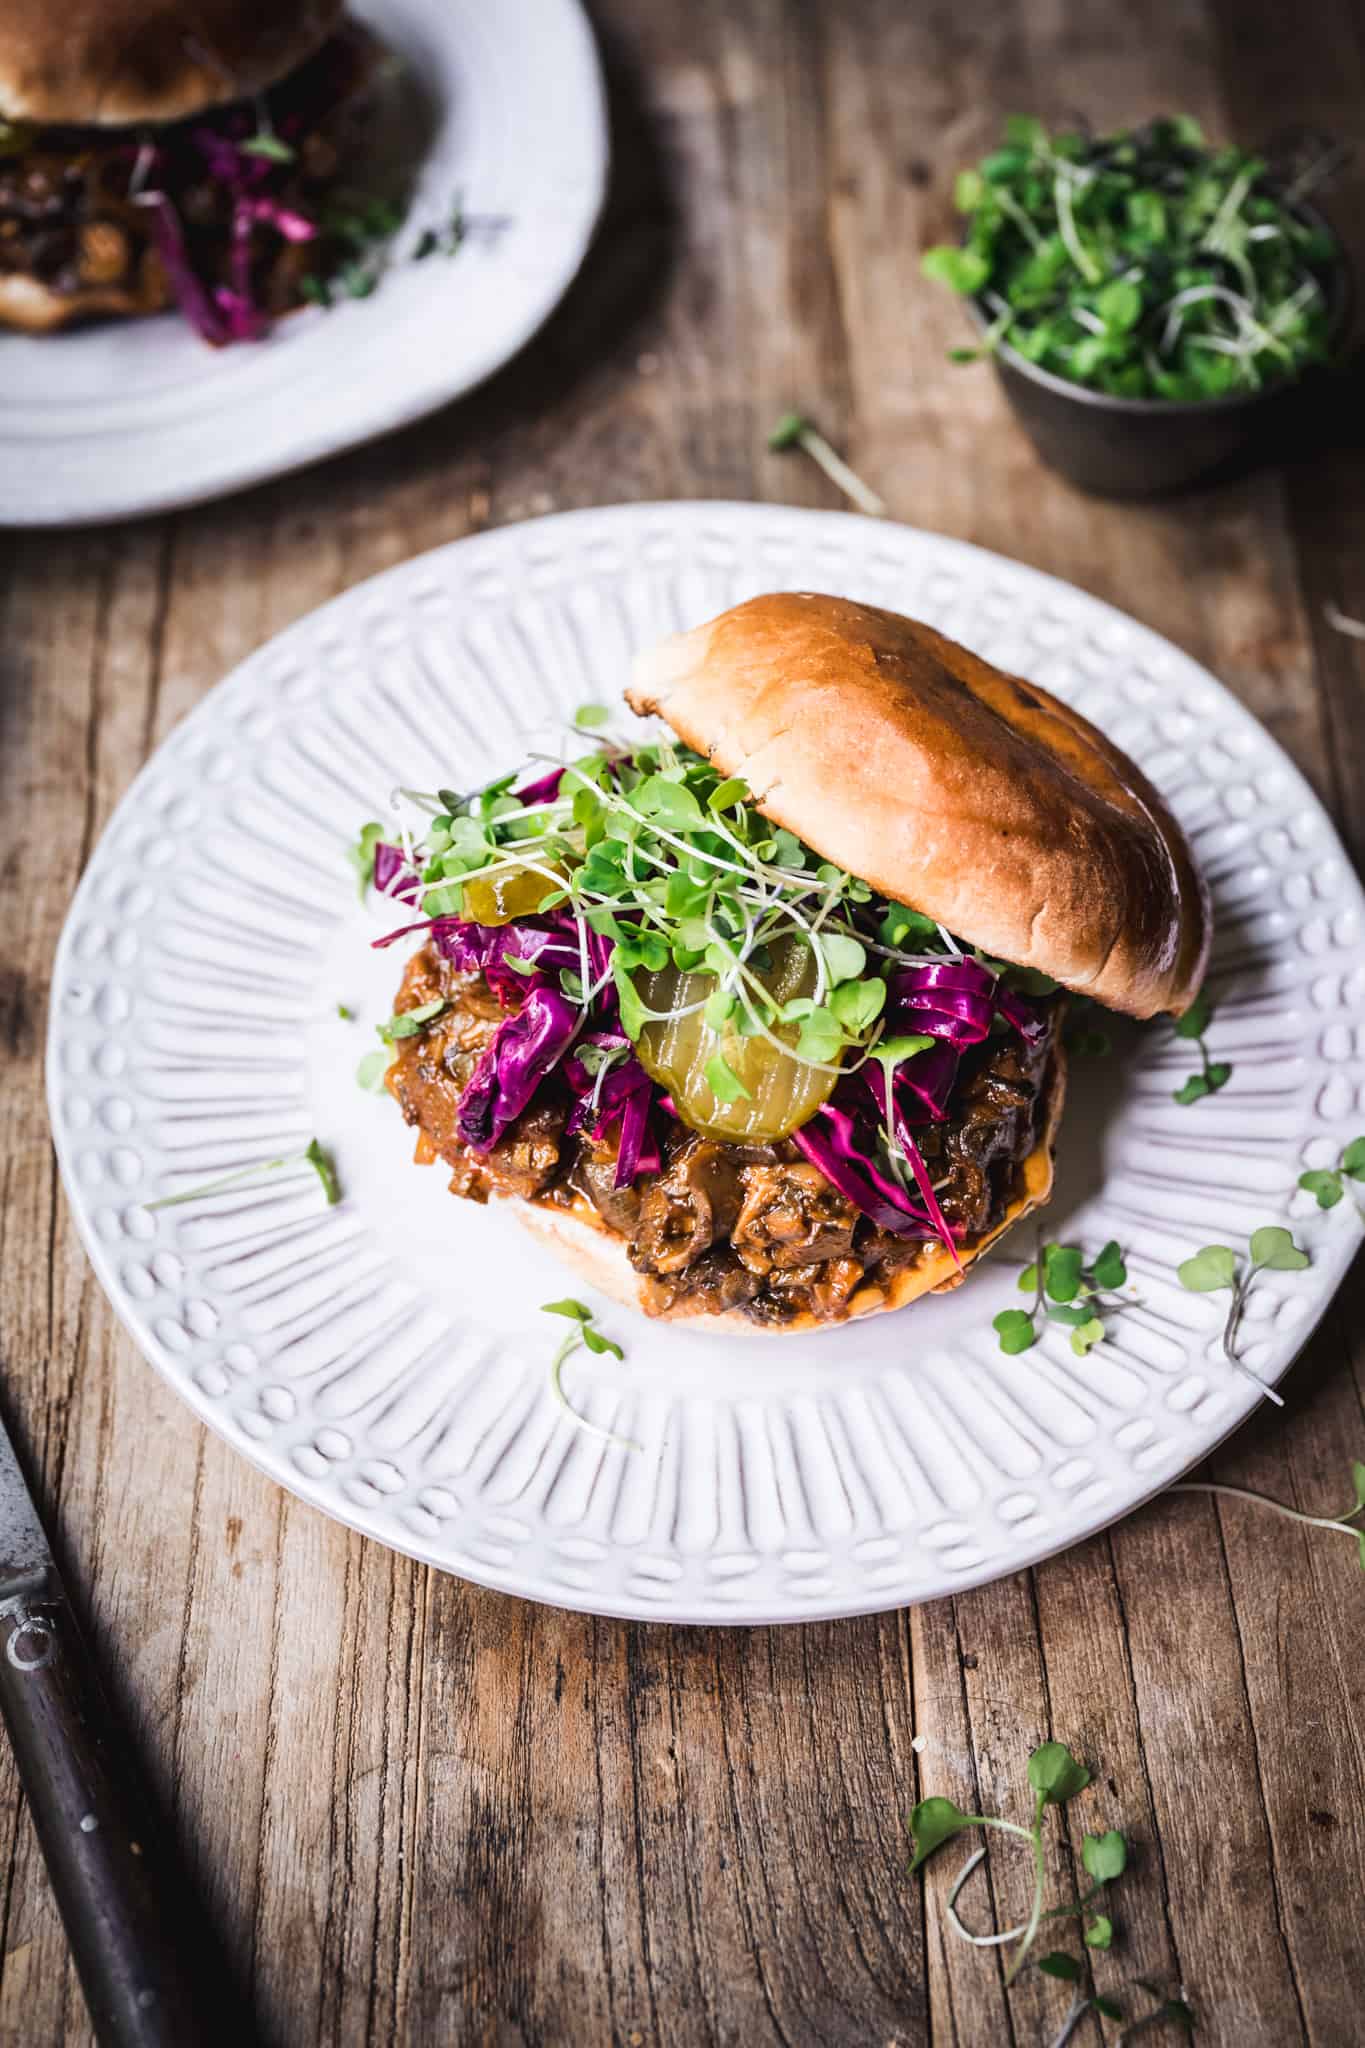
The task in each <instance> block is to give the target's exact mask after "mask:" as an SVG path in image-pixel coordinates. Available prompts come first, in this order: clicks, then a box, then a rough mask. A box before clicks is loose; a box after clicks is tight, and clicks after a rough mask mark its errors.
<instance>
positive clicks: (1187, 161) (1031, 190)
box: [923, 115, 1342, 403]
mask: <svg viewBox="0 0 1365 2048" xmlns="http://www.w3.org/2000/svg"><path fill="white" fill-rule="evenodd" d="M1324 168H1326V164H1325V163H1324ZM1310 179H1311V174H1310V176H1306V177H1300V178H1298V179H1297V180H1296V181H1295V184H1294V186H1293V187H1292V188H1291V189H1290V190H1288V191H1284V192H1282V191H1280V190H1279V189H1278V188H1277V186H1276V185H1275V183H1274V181H1273V180H1272V179H1271V177H1270V175H1269V171H1268V167H1267V165H1266V163H1265V162H1264V160H1263V159H1262V158H1260V157H1257V156H1252V155H1249V154H1248V153H1247V152H1246V151H1244V150H1241V149H1236V148H1231V147H1215V146H1213V145H1210V144H1208V143H1206V142H1205V141H1204V138H1203V135H1202V134H1201V132H1200V130H1199V127H1198V125H1197V123H1195V122H1194V121H1192V120H1190V119H1189V118H1188V117H1186V116H1183V115H1182V116H1176V117H1175V118H1173V119H1169V120H1159V121H1153V122H1151V123H1149V124H1148V125H1147V126H1146V127H1145V128H1139V129H1132V130H1122V131H1120V132H1119V133H1117V134H1112V135H1100V136H1092V135H1087V134H1082V133H1080V132H1077V131H1070V130H1068V131H1062V132H1060V133H1057V134H1049V132H1048V131H1047V129H1046V128H1044V126H1043V124H1042V122H1041V121H1037V120H1034V119H1032V118H1030V117H1028V116H1026V115H1014V116H1012V117H1011V118H1010V119H1009V120H1008V121H1007V122H1006V124H1005V133H1004V139H1003V143H1002V146H1001V147H1000V148H998V149H996V150H993V151H992V152H991V153H990V155H989V156H987V157H985V158H984V159H983V161H982V162H981V163H980V164H978V165H977V166H976V168H975V169H972V170H964V171H963V172H961V173H960V175H959V177H958V180H957V185H956V188H955V198H956V203H957V207H958V211H959V212H960V213H962V214H964V215H965V216H966V220H967V226H966V232H965V236H964V239H963V241H962V242H961V243H960V244H948V245H946V246H944V247H941V248H935V249H930V250H929V251H927V253H926V254H925V256H924V259H923V268H924V271H925V273H926V275H927V276H929V277H932V278H936V279H938V280H939V281H940V282H942V283H944V284H947V285H949V286H950V287H951V288H952V289H953V290H954V291H957V292H961V293H963V294H964V295H966V296H968V297H970V298H973V299H975V300H976V301H977V302H978V304H979V305H980V306H981V307H982V309H983V311H984V313H985V315H986V316H987V318H988V321H989V325H988V328H987V331H986V335H985V338H984V340H983V342H982V343H981V345H980V347H979V348H976V349H955V350H954V351H953V352H952V353H953V355H954V357H955V359H957V360H959V361H971V360H975V359H976V358H977V357H978V356H980V355H983V354H988V353H989V352H990V351H991V350H992V349H994V348H997V347H999V346H1001V345H1002V344H1007V345H1008V346H1009V347H1010V348H1011V349H1013V350H1014V351H1015V353H1016V354H1018V355H1020V356H1022V357H1023V358H1024V360H1025V361H1026V362H1029V363H1034V364H1036V365H1038V367H1039V368H1041V369H1045V370H1049V371H1051V372H1052V373H1053V374H1054V375H1056V376H1059V377H1064V378H1067V379H1068V380H1069V381H1071V382H1073V383H1077V384H1084V385H1088V386H1090V387H1091V388H1093V389H1095V390H1099V391H1105V392H1108V393H1110V394H1111V395H1113V396H1114V397H1120V398H1147V399H1166V400H1176V401H1183V402H1187V403H1188V402H1193V401H1198V400H1204V399H1210V398H1221V397H1226V396H1229V395H1231V394H1233V393H1236V392H1240V391H1254V390H1257V389H1259V388H1260V387H1261V386H1263V385H1265V384H1269V383H1274V382H1277V381H1282V380H1284V379H1287V378H1291V377H1295V376H1298V375H1300V374H1301V373H1302V372H1303V371H1304V370H1305V369H1306V368H1308V367H1309V366H1310V365H1312V364H1315V363H1321V362H1324V361H1326V360H1327V359H1328V358H1329V356H1330V354H1331V349H1332V342H1333V331H1332V323H1333V317H1334V294H1333V277H1334V273H1335V272H1336V270H1337V269H1338V267H1339V265H1340V263H1341V260H1342V259H1341V253H1340V250H1339V249H1338V246H1337V243H1336V240H1335V238H1334V237H1333V236H1332V235H1331V234H1330V233H1329V232H1328V231H1327V230H1326V229H1325V228H1323V227H1320V226H1318V225H1317V224H1316V223H1315V222H1312V221H1309V220H1308V219H1306V218H1305V217H1304V216H1303V214H1302V213H1301V212H1300V211H1298V210H1297V203H1298V201H1299V200H1301V199H1302V197H1303V195H1304V193H1305V191H1306V189H1307V186H1308V184H1309V182H1310Z"/></svg>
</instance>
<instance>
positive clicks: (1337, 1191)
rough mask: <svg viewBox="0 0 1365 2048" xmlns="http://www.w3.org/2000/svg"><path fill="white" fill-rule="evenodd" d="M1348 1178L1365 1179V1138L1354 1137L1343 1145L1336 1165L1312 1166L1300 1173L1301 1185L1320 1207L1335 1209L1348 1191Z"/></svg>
mask: <svg viewBox="0 0 1365 2048" xmlns="http://www.w3.org/2000/svg"><path fill="white" fill-rule="evenodd" d="M1348 1180H1354V1181H1365V1138H1352V1140H1351V1142H1350V1144H1349V1145H1346V1146H1343V1148H1342V1150H1341V1152H1340V1154H1339V1155H1338V1158H1337V1163H1336V1165H1335V1166H1320V1167H1314V1168H1311V1169H1310V1170H1309V1171H1308V1172H1307V1173H1301V1174H1300V1175H1299V1186H1300V1187H1301V1188H1302V1189H1303V1190H1304V1192H1305V1194H1309V1195H1312V1196H1313V1197H1314V1199H1315V1200H1316V1202H1317V1205H1318V1207H1319V1208H1320V1209H1335V1207H1336V1205H1337V1203H1338V1202H1339V1201H1340V1200H1341V1198H1342V1196H1343V1195H1344V1194H1345V1192H1346V1182H1347V1181H1348Z"/></svg>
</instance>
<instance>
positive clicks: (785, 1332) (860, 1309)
mask: <svg viewBox="0 0 1365 2048" xmlns="http://www.w3.org/2000/svg"><path fill="white" fill-rule="evenodd" d="M1065 1094H1066V1059H1065V1055H1064V1053H1063V1051H1062V1047H1061V1043H1060V1039H1059V1040H1058V1043H1057V1045H1056V1047H1055V1048H1054V1051H1053V1054H1052V1059H1051V1062H1050V1064H1049V1066H1048V1070H1047V1077H1046V1079H1045V1081H1044V1083H1043V1119H1042V1129H1041V1131H1040V1133H1039V1137H1038V1142H1037V1144H1036V1145H1035V1146H1034V1148H1033V1150H1032V1152H1030V1153H1029V1155H1028V1157H1027V1159H1025V1160H1024V1162H1023V1165H1022V1166H1021V1167H1020V1168H1019V1170H1018V1175H1017V1179H1016V1187H1015V1192H1014V1194H1013V1195H1012V1196H1011V1198H1010V1201H1009V1203H1008V1205H1007V1207H1006V1209H1005V1213H1004V1215H1003V1216H1002V1217H1001V1219H1000V1221H999V1222H998V1223H997V1224H995V1225H994V1226H993V1227H992V1228H991V1229H990V1230H988V1231H987V1232H986V1234H985V1236H984V1237H982V1238H981V1239H980V1240H979V1242H978V1243H976V1244H974V1245H972V1246H971V1248H970V1249H969V1250H966V1251H963V1252H962V1254H961V1269H959V1268H958V1266H957V1265H955V1263H954V1261H953V1260H952V1259H951V1258H950V1257H949V1255H948V1253H947V1252H946V1251H945V1250H944V1248H943V1246H942V1245H940V1244H933V1245H929V1246H926V1247H925V1251H924V1256H923V1257H922V1258H921V1259H920V1260H919V1261H918V1262H917V1263H916V1264H915V1265H914V1266H911V1267H907V1268H906V1269H905V1270H904V1271H903V1272H900V1273H893V1274H892V1275H891V1276H890V1277H889V1278H888V1279H887V1280H885V1281H869V1282H868V1283H867V1284H866V1285H864V1286H862V1287H859V1288H857V1289H856V1290H855V1291H854V1293H853V1295H852V1296H851V1297H850V1300H849V1305H848V1313H847V1315H845V1316H842V1317H839V1318H838V1319H837V1320H834V1319H830V1320H824V1319H821V1318H820V1317H818V1316H812V1315H800V1316H793V1317H792V1319H791V1321H790V1322H786V1323H759V1322H754V1321H753V1320H751V1318H750V1317H748V1316H746V1315H745V1314H744V1312H743V1310H742V1309H726V1310H725V1311H724V1313H723V1314H721V1315H712V1314H709V1313H708V1312H707V1311H706V1310H705V1309H703V1308H700V1307H690V1306H689V1305H688V1303H687V1302H685V1301H682V1302H678V1303H677V1304H676V1305H675V1306H674V1307H672V1308H669V1309H665V1310H662V1311H660V1310H658V1309H653V1308H651V1307H650V1306H649V1305H648V1280H647V1277H646V1275H644V1274H643V1273H637V1272H636V1270H635V1268H634V1267H633V1266H632V1265H631V1263H630V1260H629V1258H628V1257H627V1256H626V1246H625V1240H624V1239H623V1238H622V1237H620V1236H618V1235H617V1233H616V1232H615V1231H614V1230H609V1229H608V1228H607V1226H606V1225H605V1224H604V1223H603V1222H602V1221H601V1219H600V1217H599V1216H598V1214H597V1211H596V1210H595V1209H594V1208H593V1207H592V1205H591V1203H589V1202H587V1201H586V1200H580V1201H579V1202H578V1203H577V1204H575V1206H574V1207H573V1208H572V1209H552V1208H548V1207H542V1206H540V1205H538V1204H536V1203H533V1202H524V1201H521V1200H519V1199H518V1198H517V1197H515V1196H511V1197H507V1198H504V1201H503V1206H504V1207H506V1208H507V1209H509V1210H510V1211H511V1213H512V1214H513V1215H515V1217H516V1219H517V1221H518V1223H520V1224H521V1225H522V1227H523V1229H525V1230H529V1231H530V1233H531V1235H532V1236H533V1237H536V1238H538V1239H539V1240H540V1242H541V1243H542V1244H544V1245H547V1246H548V1247H549V1249H550V1250H551V1251H553V1252H554V1253H555V1254H556V1256H557V1257H558V1258H560V1259H562V1260H563V1262H564V1264H565V1265H566V1266H569V1267H571V1268H572V1269H573V1271H574V1272H575V1273H577V1274H578V1276H579V1278H580V1279H581V1280H583V1281H585V1282H586V1283H587V1285H588V1286H589V1287H595V1288H596V1289H597V1290H598V1292H599V1293H601V1294H605V1295H608V1296H610V1298H611V1299H612V1300H613V1301H619V1302H621V1303H623V1304H624V1306H625V1307H627V1308H635V1309H640V1310H641V1311H642V1312H643V1313H644V1314H645V1315H647V1316H649V1317H650V1319H651V1320H652V1321H654V1322H670V1323H683V1322H687V1323H691V1324H693V1325H694V1326H695V1327H696V1329H697V1332H698V1334H699V1335H701V1336H705V1335H707V1334H709V1333H710V1332H713V1331H714V1332H715V1334H716V1335H717V1336H719V1335H721V1334H722V1333H723V1334H724V1335H725V1336H727V1337H733V1336H745V1337H786V1336H790V1335H795V1334H798V1333H799V1332H801V1331H803V1330H827V1329H835V1328H838V1327H839V1324H840V1323H844V1322H851V1321H852V1320H853V1319H854V1318H855V1317H858V1316H875V1315H880V1314H881V1313H882V1312H883V1311H884V1310H887V1309H896V1308H905V1307H907V1306H908V1304H909V1303H910V1302H912V1301H917V1300H918V1299H919V1297H920V1295H922V1294H938V1293H943V1292H944V1291H946V1290H947V1289H949V1288H953V1287H958V1286H960V1285H961V1283H962V1276H963V1273H964V1272H965V1271H966V1269H967V1267H968V1266H970V1265H971V1264H972V1263H973V1261H974V1260H976V1259H979V1258H980V1257H981V1255H982V1253H983V1252H988V1251H989V1250H990V1249H991V1247H992V1246H993V1245H996V1244H998V1243H999V1241H1000V1239H1001V1238H1002V1237H1003V1236H1004V1235H1005V1233H1006V1231H1007V1230H1012V1229H1013V1228H1014V1226H1015V1224H1016V1223H1019V1222H1021V1221H1022V1219H1023V1218H1024V1217H1025V1216H1027V1215H1029V1214H1030V1213H1031V1211H1033V1210H1034V1209H1038V1208H1041V1207H1042V1205H1043V1203H1044V1202H1046V1201H1047V1199H1048V1196H1049V1195H1050V1194H1051V1193H1052V1161H1053V1148H1054V1146H1055V1144H1056V1138H1057V1126H1058V1123H1059V1121H1060V1118H1061V1113H1062V1103H1063V1100H1064V1098H1065Z"/></svg>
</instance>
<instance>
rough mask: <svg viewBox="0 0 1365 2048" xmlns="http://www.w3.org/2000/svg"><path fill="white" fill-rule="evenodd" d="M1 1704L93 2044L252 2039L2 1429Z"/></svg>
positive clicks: (198, 2045)
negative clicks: (165, 1838) (119, 1733)
mask: <svg viewBox="0 0 1365 2048" xmlns="http://www.w3.org/2000/svg"><path fill="white" fill-rule="evenodd" d="M0 1711H3V1714H4V1719H5V1725H6V1727H7V1728H8V1730H9V1737H10V1741H11V1743H12V1744H13V1746H14V1756H15V1761H16V1763H17V1764H18V1767H19V1777H20V1780H21V1782H22V1784H23V1787H24V1791H25V1793H26V1795H27V1797H28V1803H29V1808H30V1810H31V1812H32V1815H33V1824H34V1828H35V1829H36V1831H37V1835H38V1840H39V1842H40V1844H41V1846H42V1851H43V1855H44V1856H45V1858H46V1859H47V1868H48V1875H49V1876H50V1878H51V1880H52V1889H53V1892H54V1894H55V1895H56V1900H57V1905H58V1908H59V1910H60V1912H61V1916H62V1920H63V1922H64V1923H65V1926H66V1932H67V1938H68V1940H69V1941H70V1944H71V1952H72V1955H73V1956H74V1958H75V1963H76V1969H77V1972H78V1974H79V1976H80V1980H81V1989H82V1991H83V1992H84V1993H85V2001H86V2004H87V2005H88V2006H89V2008H90V2019H91V2024H92V2026H93V2027H94V2031H95V2037H96V2039H97V2040H98V2041H99V2043H100V2044H101V2048H204V2044H211V2043H215V2042H218V2041H224V2042H226V2041H229V2040H231V2041H232V2042H233V2043H234V2044H242V2043H249V2042H251V2041H253V2040H254V2039H255V2033H254V2029H253V2028H252V2026H251V2023H250V2021H249V2019H247V2018H246V2016H245V2014H244V2012H243V2009H242V2007H241V2005H240V2003H239V2002H238V2000H237V1998H236V1995H235V1993H234V1990H233V1987H232V1984H231V1980H230V1978H229V1976H228V1974H227V1972H226V1969H225V1968H224V1966H223V1964H222V1961H221V1959H220V1956H219V1953H218V1946H217V1943H216V1941H215V1940H214V1938H213V1936H212V1934H211V1932H210V1930H209V1927H208V1925H207V1922H206V1921H203V1920H201V1919H200V1918H199V1917H198V1916H197V1915H196V1913H195V1911H194V1907H193V1899H192V1893H191V1890H190V1887H189V1884H188V1881H187V1880H186V1878H185V1877H184V1875H183V1873H182V1872H181V1871H180V1870H179V1868H178V1867H177V1866H176V1864H175V1862H174V1860H173V1858H172V1856H171V1854H170V1852H169V1849H168V1848H167V1847H166V1846H165V1845H163V1843H162V1841H161V1839H160V1834H159V1830H158V1828H157V1826H156V1821H155V1816H154V1814H153V1812H152V1808H151V1804H150V1801H149V1799H148V1797H147V1794H146V1792H145V1790H144V1787H143V1784H142V1780H141V1775H140V1773H138V1772H137V1771H136V1769H135V1767H134V1765H133V1763H132V1760H131V1756H130V1753H129V1752H128V1750H127V1749H126V1747H125V1746H124V1745H122V1744H120V1743H119V1742H118V1741H117V1739H116V1731H115V1729H114V1726H113V1716H112V1714H111V1712H110V1708H109V1704H108V1702H107V1700H106V1699H105V1696H104V1693H103V1692H102V1691H101V1689H100V1685H99V1682H98V1680H97V1678H96V1676H95V1673H94V1669H93V1666H92V1665H91V1663H90V1660H89V1657H88V1655H87V1653H86V1648H85V1644H84V1642H83V1641H82V1639H81V1636H80V1633H79V1631H78V1629H77V1627H76V1621H75V1617H74V1615H73V1614H72V1612H71V1609H70V1607H69V1605H68V1604H67V1599H66V1594H65V1592H64V1591H63V1588H62V1582H61V1579H60V1577H59V1576H58V1573H57V1567H56V1565H55V1564H54V1563H53V1560H52V1552H51V1550H50V1549H49V1547H48V1542H47V1538H46V1536H45V1535H44V1534H43V1527H42V1523H41V1522H40V1521H39V1519H38V1511H37V1509H36V1507H35V1506H34V1504H33V1499H32V1496H31V1495H30V1493H29V1490H28V1488H27V1486H26V1485H25V1483H24V1475H23V1473H22V1472H21V1470H20V1469H19V1462H18V1459H17V1458H16V1457H15V1455H14V1447H13V1445H12V1444H11V1442H10V1440H9V1437H8V1436H7V1435H6V1433H5V1430H4V1428H3V1425H0Z"/></svg>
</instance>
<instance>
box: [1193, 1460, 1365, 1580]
mask: <svg viewBox="0 0 1365 2048" xmlns="http://www.w3.org/2000/svg"><path fill="white" fill-rule="evenodd" d="M1351 1487H1352V1501H1351V1505H1350V1507H1348V1508H1343V1510H1342V1512H1341V1513H1340V1514H1339V1515H1306V1514H1304V1513H1303V1512H1302V1511H1301V1510H1300V1509H1299V1508H1291V1507H1289V1506H1287V1505H1286V1503H1285V1502H1284V1501H1282V1500H1274V1499H1272V1498H1271V1496H1270V1495H1269V1494H1268V1493H1255V1492H1253V1491H1252V1489H1251V1488H1250V1487H1247V1486H1224V1485H1221V1484H1219V1483H1217V1482H1215V1481H1214V1480H1211V1479H1184V1480H1181V1481H1180V1482H1179V1484H1178V1485H1175V1486H1170V1487H1168V1488H1167V1489H1166V1490H1167V1492H1168V1493H1213V1494H1225V1495H1226V1496H1227V1497H1228V1499H1229V1500H1246V1501H1251V1502H1252V1503H1253V1505H1254V1506H1256V1507H1262V1508H1268V1509H1269V1510H1270V1512H1271V1513H1272V1514H1275V1515H1282V1516H1283V1517H1284V1519H1285V1521H1287V1522H1302V1523H1303V1525H1304V1527H1305V1528H1308V1529H1339V1530H1340V1531H1341V1533H1342V1535H1343V1536H1349V1537H1350V1539H1351V1541H1352V1542H1353V1543H1354V1544H1355V1546H1356V1557H1357V1559H1358V1561H1359V1564H1360V1568H1361V1570H1362V1571H1365V1528H1362V1527H1361V1526H1359V1523H1360V1517H1361V1516H1362V1515H1365V1460H1362V1459H1360V1458H1355V1459H1353V1460H1352V1462H1351Z"/></svg>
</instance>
